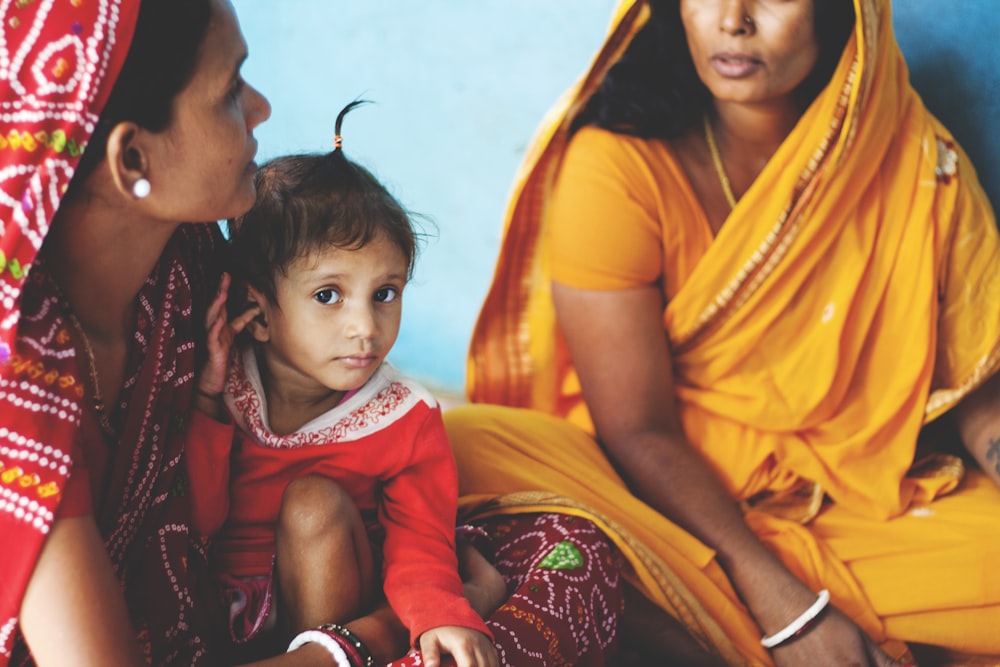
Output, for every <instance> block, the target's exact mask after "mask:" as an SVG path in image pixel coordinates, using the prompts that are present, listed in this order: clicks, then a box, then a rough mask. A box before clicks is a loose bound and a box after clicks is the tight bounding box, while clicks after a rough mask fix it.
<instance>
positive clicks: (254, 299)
mask: <svg viewBox="0 0 1000 667" xmlns="http://www.w3.org/2000/svg"><path fill="white" fill-rule="evenodd" d="M247 304H248V306H257V308H259V309H260V312H259V313H257V317H255V318H253V319H252V320H250V323H249V324H247V331H249V332H250V335H251V336H253V338H254V340H256V341H257V342H258V343H266V342H267V341H269V340H270V339H271V331H270V329H269V328H268V326H267V322H268V314H269V310H270V302H269V301H268V300H267V297H265V296H264V295H263V294H262V293H261V292H260V291H259V290H258V289H257V288H256V287H254V286H253V285H247Z"/></svg>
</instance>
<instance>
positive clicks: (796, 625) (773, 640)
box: [760, 588, 830, 648]
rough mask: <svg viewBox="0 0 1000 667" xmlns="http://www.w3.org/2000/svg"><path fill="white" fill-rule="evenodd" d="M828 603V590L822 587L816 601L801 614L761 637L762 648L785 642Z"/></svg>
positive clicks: (817, 614) (800, 630)
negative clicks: (770, 633) (775, 630)
mask: <svg viewBox="0 0 1000 667" xmlns="http://www.w3.org/2000/svg"><path fill="white" fill-rule="evenodd" d="M828 604H830V591H828V590H826V589H825V588H824V589H823V590H821V591H820V592H819V595H818V596H817V597H816V601H815V602H813V603H812V606H810V607H809V608H808V609H806V610H805V611H804V612H802V615H801V616H799V617H798V618H796V619H795V620H794V621H792V622H791V623H789V624H788V625H786V626H785V627H784V628H783V629H781V630H778V631H777V632H775V633H774V634H773V635H769V636H767V637H761V639H760V645H761V646H763V647H764V648H774V647H775V646H780V645H781V644H783V643H785V642H786V641H788V640H789V639H791V638H792V637H794V636H795V635H797V634H799V633H800V632H802V629H803V628H805V627H806V626H807V625H809V622H810V621H812V620H813V619H814V618H816V617H817V616H819V614H820V612H821V611H823V610H824V609H826V606H827V605H828Z"/></svg>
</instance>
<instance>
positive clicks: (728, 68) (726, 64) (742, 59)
mask: <svg viewBox="0 0 1000 667" xmlns="http://www.w3.org/2000/svg"><path fill="white" fill-rule="evenodd" d="M711 63H712V67H714V68H715V71H716V72H718V73H719V74H720V75H722V76H724V77H726V78H727V79H743V78H746V77H748V76H751V75H753V74H754V73H755V72H757V70H759V69H760V68H761V67H762V66H763V63H762V62H761V61H760V60H758V59H756V58H753V57H751V56H747V55H742V54H739V53H717V54H716V55H714V56H712V58H711Z"/></svg>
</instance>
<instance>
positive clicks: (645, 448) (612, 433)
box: [552, 282, 891, 665]
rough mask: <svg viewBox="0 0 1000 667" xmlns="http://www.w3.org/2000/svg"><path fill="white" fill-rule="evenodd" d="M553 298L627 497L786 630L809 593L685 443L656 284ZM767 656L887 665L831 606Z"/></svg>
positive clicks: (784, 661) (559, 290)
mask: <svg viewBox="0 0 1000 667" xmlns="http://www.w3.org/2000/svg"><path fill="white" fill-rule="evenodd" d="M552 297H553V301H554V303H555V306H556V313H557V316H558V320H559V323H560V327H561V329H562V331H563V334H564V336H565V339H566V342H567V345H568V347H569V351H570V354H571V356H572V359H573V362H574V365H575V367H576V370H577V372H578V373H579V376H580V381H581V384H582V387H583V393H584V397H585V399H586V402H587V406H588V407H589V408H590V413H591V416H592V417H593V420H594V425H595V427H596V429H597V433H598V434H599V436H600V440H601V442H602V444H603V445H604V447H605V449H606V451H607V452H608V454H609V456H610V457H611V459H612V460H613V461H614V462H615V463H616V464H617V466H618V467H619V469H620V470H621V471H622V472H623V475H624V477H625V479H626V480H627V482H628V484H629V485H630V488H631V489H632V491H633V492H634V493H635V494H636V495H637V496H638V497H639V498H641V499H643V500H644V501H645V502H646V503H648V504H649V505H650V506H652V507H653V508H655V509H656V510H657V511H659V512H660V513H662V514H663V515H664V516H666V517H668V518H670V519H671V520H672V521H674V522H675V523H677V524H678V525H680V526H681V527H682V528H684V529H685V530H687V531H689V532H690V533H691V534H693V535H694V536H695V537H697V538H698V539H699V540H701V541H702V542H703V543H705V544H706V545H708V546H710V547H711V548H713V549H715V550H716V554H717V555H716V557H717V559H718V562H719V564H720V565H721V566H722V567H723V569H724V570H725V571H726V573H727V574H728V575H729V577H730V581H731V582H732V584H733V586H734V588H735V589H736V591H737V592H738V594H739V595H740V597H741V598H742V599H743V601H744V603H745V604H746V606H747V607H748V609H749V610H750V612H751V614H752V615H753V617H754V618H755V619H756V621H757V623H758V625H759V626H760V627H761V630H762V632H764V633H766V634H771V633H774V632H777V631H778V630H780V629H782V628H783V627H785V625H787V624H788V623H789V622H790V621H791V620H793V619H795V618H796V617H797V616H798V615H799V614H801V613H802V612H803V611H804V610H805V609H806V608H808V607H809V606H810V605H811V604H812V603H813V602H814V601H815V599H816V595H815V593H814V592H812V591H810V590H809V589H808V588H807V587H806V586H805V585H804V584H802V583H801V582H800V581H799V580H798V579H797V578H796V577H795V576H794V575H792V574H791V573H790V572H789V571H788V570H787V569H786V568H785V567H784V566H783V565H782V564H781V563H780V562H779V561H778V559H777V558H776V557H775V556H774V555H773V554H771V552H770V551H768V550H767V549H766V548H765V547H764V545H763V544H762V543H761V542H760V541H759V540H758V539H757V537H756V536H755V535H754V534H753V532H752V531H751V530H750V529H749V527H748V526H747V525H746V523H745V522H744V520H743V515H742V513H741V512H740V510H739V508H738V506H737V505H736V503H735V502H734V500H733V499H732V498H731V497H730V496H729V494H728V492H727V491H726V489H725V487H724V486H723V484H722V482H721V480H719V479H718V477H717V476H716V474H715V472H714V471H713V470H712V469H711V468H710V466H709V465H708V463H707V462H706V461H705V460H704V459H703V458H702V457H701V455H700V454H698V452H697V451H695V449H694V448H693V447H692V446H691V445H690V443H689V442H688V441H687V438H686V436H685V434H684V432H683V429H682V428H681V425H680V422H679V418H678V415H677V411H676V403H675V396H674V388H673V380H672V378H673V372H672V361H671V356H670V350H669V345H668V342H667V339H666V335H665V333H664V330H663V321H662V313H663V307H664V302H663V295H662V293H661V292H660V290H659V288H658V287H655V286H650V287H643V288H635V289H627V290H615V291H594V290H582V289H577V288H572V287H568V286H565V285H561V284H559V283H558V282H556V283H553V286H552ZM866 653H867V654H868V655H867V656H866V655H865V654H866ZM773 656H774V658H775V661H776V662H777V663H778V664H779V665H792V664H814V665H818V664H831V665H833V664H846V663H845V662H844V660H845V659H846V660H848V661H850V660H864V662H860V663H859V664H868V662H867V661H868V660H869V659H874V660H875V661H874V663H873V664H879V665H881V664H891V661H889V659H888V658H887V657H886V656H885V655H884V654H883V653H882V652H881V651H879V650H878V649H877V647H875V646H874V644H873V643H872V642H871V640H870V639H869V638H867V637H866V636H865V635H864V633H862V632H861V631H860V630H859V629H858V628H857V626H855V625H854V624H853V623H851V622H850V621H849V620H848V619H847V618H846V617H845V616H843V615H842V614H841V613H840V612H839V611H837V610H836V609H834V608H832V607H830V608H828V611H827V612H824V615H823V620H822V622H820V623H817V624H815V625H814V626H813V627H812V629H811V630H810V631H809V632H807V633H805V634H804V635H802V636H801V637H800V638H798V639H796V640H795V641H793V642H789V643H787V644H785V645H783V646H781V647H779V648H777V649H775V650H774V651H773ZM824 661H827V662H824Z"/></svg>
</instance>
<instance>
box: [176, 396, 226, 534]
mask: <svg viewBox="0 0 1000 667" xmlns="http://www.w3.org/2000/svg"><path fill="white" fill-rule="evenodd" d="M234 435H235V427H234V426H233V424H231V423H229V424H223V423H222V422H220V421H217V420H215V419H212V418H211V417H209V416H208V415H206V414H205V413H204V412H202V411H200V410H192V411H191V417H190V419H189V420H188V425H187V429H186V430H185V432H184V461H185V465H186V466H187V474H188V481H189V482H190V488H191V513H192V517H191V520H192V526H193V528H194V530H195V532H197V533H198V534H199V535H202V536H205V537H211V536H212V535H214V534H215V533H217V532H218V531H219V528H221V527H222V524H223V523H224V522H225V520H226V517H227V516H228V515H229V453H230V451H231V450H232V446H233V436H234Z"/></svg>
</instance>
